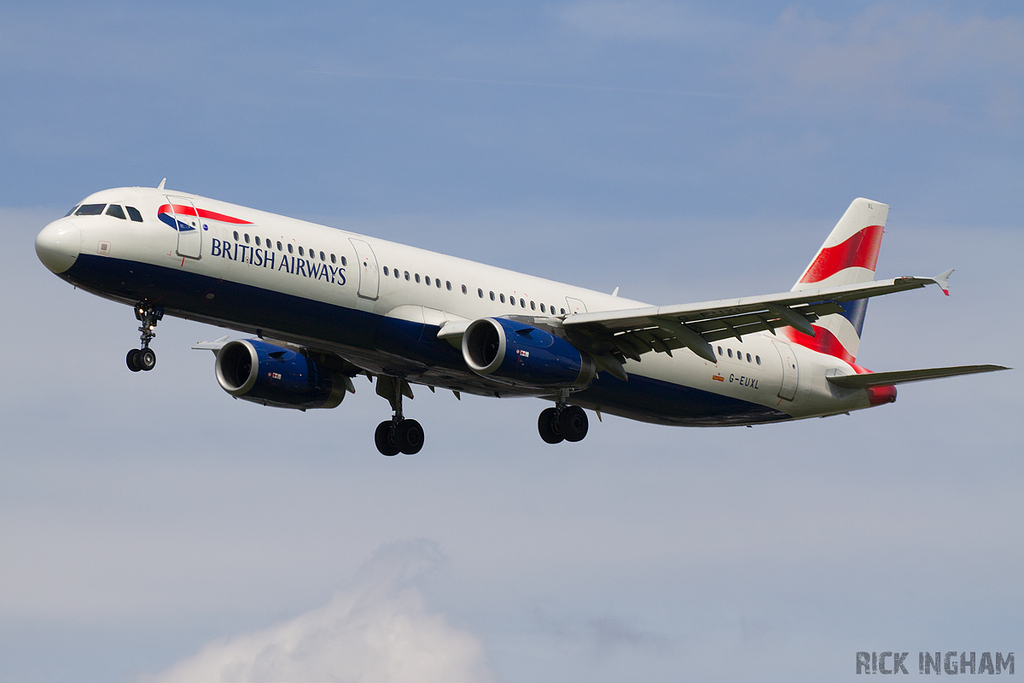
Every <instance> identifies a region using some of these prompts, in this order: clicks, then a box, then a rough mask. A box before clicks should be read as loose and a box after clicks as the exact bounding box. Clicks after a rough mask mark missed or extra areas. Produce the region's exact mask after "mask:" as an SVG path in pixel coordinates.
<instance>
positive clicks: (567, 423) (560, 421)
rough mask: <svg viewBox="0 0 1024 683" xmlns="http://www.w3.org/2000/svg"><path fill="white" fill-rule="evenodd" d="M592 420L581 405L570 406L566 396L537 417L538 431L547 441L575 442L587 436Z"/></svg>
mask: <svg viewBox="0 0 1024 683" xmlns="http://www.w3.org/2000/svg"><path fill="white" fill-rule="evenodd" d="M589 427H590V422H589V420H587V414H586V413H585V412H584V411H583V408H580V407H579V406H569V405H566V404H565V402H564V398H563V399H562V400H559V402H558V403H557V404H556V405H555V407H554V408H545V409H544V410H543V411H541V414H540V418H538V419H537V431H539V432H540V438H542V439H544V441H545V442H546V443H551V444H555V443H561V442H562V441H569V442H572V443H575V442H577V441H582V440H583V439H584V438H585V437H586V436H587V429H589Z"/></svg>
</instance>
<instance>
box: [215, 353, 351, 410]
mask: <svg viewBox="0 0 1024 683" xmlns="http://www.w3.org/2000/svg"><path fill="white" fill-rule="evenodd" d="M215 368H216V372H217V383H218V384H220V386H221V388H222V389H224V391H226V392H228V393H229V394H231V395H232V396H234V397H235V398H241V399H244V400H246V401H252V402H254V403H260V404H262V405H266V406H274V407H277V408H296V409H298V410H306V409H308V408H334V407H337V406H338V405H339V404H340V403H341V401H342V399H344V398H345V377H344V375H341V374H339V373H337V372H334V371H333V370H331V369H329V368H325V367H323V366H322V365H321V364H319V363H317V362H316V361H314V360H313V359H312V358H310V357H308V356H305V355H303V354H301V353H298V352H296V351H292V350H290V349H285V348H281V347H280V346H275V345H274V344H270V343H268V342H265V341H262V340H260V339H244V340H237V341H232V342H228V343H227V344H225V345H224V347H223V348H221V350H220V352H219V353H218V354H217V363H216V366H215Z"/></svg>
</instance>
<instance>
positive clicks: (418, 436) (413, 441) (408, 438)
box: [395, 420, 423, 455]
mask: <svg viewBox="0 0 1024 683" xmlns="http://www.w3.org/2000/svg"><path fill="white" fill-rule="evenodd" d="M395 443H396V444H397V445H398V449H399V450H400V451H402V453H404V454H405V455H416V454H417V453H419V452H420V449H421V448H423V427H422V426H421V425H420V423H419V422H417V421H416V420H402V421H401V422H399V423H398V427H396V428H395Z"/></svg>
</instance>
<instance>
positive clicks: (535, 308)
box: [530, 301, 537, 311]
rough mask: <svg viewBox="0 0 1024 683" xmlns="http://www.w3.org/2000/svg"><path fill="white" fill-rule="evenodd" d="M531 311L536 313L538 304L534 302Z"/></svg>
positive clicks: (531, 304)
mask: <svg viewBox="0 0 1024 683" xmlns="http://www.w3.org/2000/svg"><path fill="white" fill-rule="evenodd" d="M530 310H531V311H536V310H537V304H536V303H534V302H533V301H531V302H530Z"/></svg>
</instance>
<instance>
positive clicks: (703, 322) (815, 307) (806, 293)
mask: <svg viewBox="0 0 1024 683" xmlns="http://www.w3.org/2000/svg"><path fill="white" fill-rule="evenodd" d="M952 272H953V271H952V270H949V271H946V272H945V273H942V274H941V275H937V276H936V277H898V278H895V279H892V280H876V281H874V282H867V283H860V284H852V285H842V286H839V287H823V288H819V289H803V290H798V291H795V292H785V293H783V294H768V295H764V296H755V297H745V298H740V299H723V300H721V301H708V302H703V303H696V304H683V305H678V306H650V307H647V308H635V309H630V310H624V311H606V312H598V313H582V314H578V315H571V316H568V317H566V318H565V320H563V321H562V327H563V328H564V329H565V331H566V334H567V335H569V340H570V341H571V342H573V343H574V344H576V345H577V346H579V347H580V348H583V349H584V350H586V351H588V352H589V353H591V354H592V355H593V356H594V357H595V361H596V362H597V363H598V365H599V366H600V367H601V368H602V369H605V370H608V371H609V372H611V373H612V374H614V375H616V376H620V377H622V376H624V375H625V372H624V371H623V370H622V363H623V362H625V359H626V358H630V359H633V360H636V361H639V360H640V357H641V356H642V355H643V354H645V353H648V352H651V351H656V352H661V353H667V354H669V355H672V351H674V350H676V349H680V348H688V349H690V350H691V351H693V352H694V353H695V354H697V355H698V356H700V357H701V358H704V359H705V360H707V361H708V362H711V363H714V362H716V359H715V356H714V352H713V351H712V348H711V342H714V341H717V340H719V339H725V338H727V337H735V338H737V339H742V337H743V335H745V334H750V333H752V332H761V331H763V330H767V331H769V332H771V333H772V334H775V330H776V329H777V328H780V327H786V326H789V327H792V328H794V329H796V330H799V331H800V332H803V333H804V334H807V335H810V336H814V329H813V328H812V327H811V323H812V322H814V321H816V320H817V319H818V318H820V317H821V316H824V315H828V314H830V313H841V312H842V310H843V309H842V304H844V303H847V302H850V301H856V300H859V299H868V298H871V297H875V296H882V295H883V294H893V293H895V292H904V291H907V290H910V289H920V288H921V287H925V286H927V285H930V284H937V285H939V287H940V288H941V289H942V290H943V291H944V292H946V293H947V294H948V293H949V291H948V284H947V281H948V278H949V275H950V274H951V273H952Z"/></svg>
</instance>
